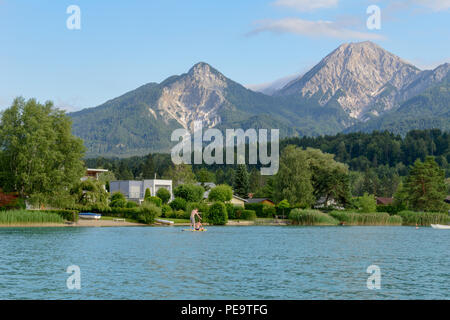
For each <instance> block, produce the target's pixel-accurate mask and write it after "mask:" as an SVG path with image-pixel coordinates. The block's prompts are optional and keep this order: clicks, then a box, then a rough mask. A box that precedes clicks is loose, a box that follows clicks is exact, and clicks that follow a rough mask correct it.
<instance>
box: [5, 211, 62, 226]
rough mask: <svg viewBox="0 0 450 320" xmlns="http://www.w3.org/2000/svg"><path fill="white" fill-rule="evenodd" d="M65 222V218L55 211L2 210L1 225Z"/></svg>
mask: <svg viewBox="0 0 450 320" xmlns="http://www.w3.org/2000/svg"><path fill="white" fill-rule="evenodd" d="M47 223H64V219H63V218H62V217H61V216H60V215H58V214H57V213H54V212H45V211H27V210H8V211H0V225H23V224H47Z"/></svg>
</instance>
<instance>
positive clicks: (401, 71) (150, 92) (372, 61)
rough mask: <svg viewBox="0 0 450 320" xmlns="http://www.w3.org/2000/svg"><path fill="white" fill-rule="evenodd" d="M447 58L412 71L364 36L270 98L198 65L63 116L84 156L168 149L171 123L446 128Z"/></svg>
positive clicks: (283, 130)
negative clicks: (70, 123) (79, 140)
mask: <svg viewBox="0 0 450 320" xmlns="http://www.w3.org/2000/svg"><path fill="white" fill-rule="evenodd" d="M449 71H450V64H448V63H447V64H443V65H441V66H439V67H438V68H436V69H434V70H425V71H420V70H419V69H418V68H416V67H415V66H413V65H411V64H409V63H407V62H405V61H403V60H402V59H400V58H399V57H397V56H396V55H394V54H392V53H390V52H388V51H386V50H384V49H383V48H381V47H379V46H378V45H376V44H374V43H372V42H368V41H366V42H360V43H349V44H347V43H346V44H343V45H341V46H339V47H338V48H337V49H335V50H334V51H332V52H331V53H330V54H329V55H327V56H326V57H325V58H324V59H322V60H321V61H320V62H319V63H318V64H317V65H316V66H314V67H313V68H312V69H311V70H310V71H308V72H307V73H305V74H304V75H303V76H300V77H297V78H295V79H293V80H291V81H290V82H288V83H287V84H285V85H284V86H283V88H281V89H279V90H276V91H275V92H273V90H269V91H270V93H273V94H271V95H267V94H264V93H261V92H255V91H252V90H250V89H247V88H245V87H244V86H242V85H240V84H239V83H237V82H235V81H233V80H231V79H229V78H227V77H226V76H224V75H223V74H222V73H221V72H219V71H218V70H216V69H214V68H213V67H212V66H210V65H209V64H207V63H204V62H200V63H197V64H195V65H194V66H193V67H192V68H191V69H190V70H189V71H188V72H187V73H184V74H181V75H175V76H171V77H169V78H167V79H166V80H164V81H163V82H161V83H148V84H146V85H143V86H141V87H139V88H137V89H135V90H133V91H130V92H128V93H125V94H123V95H121V96H119V97H117V98H114V99H112V100H109V101H107V102H105V103H103V104H102V105H100V106H98V107H95V108H89V109H84V110H81V111H78V112H74V113H71V114H69V115H70V116H71V117H72V119H73V132H74V134H75V135H77V136H79V137H81V138H83V139H84V141H85V145H86V146H87V149H88V151H87V156H88V157H92V156H106V157H112V156H118V157H126V156H132V155H144V154H147V153H149V152H168V151H169V150H170V148H171V146H172V145H173V144H174V143H171V142H170V136H171V133H172V131H173V130H174V129H176V128H186V129H189V130H191V129H192V126H193V122H194V121H196V120H201V121H202V122H203V126H204V128H213V127H214V128H218V129H222V130H224V129H227V128H234V129H237V128H242V129H248V128H255V129H259V128H264V129H280V135H281V137H295V136H319V135H324V134H336V133H339V132H354V131H360V130H361V131H373V130H390V131H392V132H396V133H402V134H404V133H405V132H406V131H409V130H411V129H425V128H440V129H448V128H449V122H450V118H449V102H450V99H449V96H448V77H449Z"/></svg>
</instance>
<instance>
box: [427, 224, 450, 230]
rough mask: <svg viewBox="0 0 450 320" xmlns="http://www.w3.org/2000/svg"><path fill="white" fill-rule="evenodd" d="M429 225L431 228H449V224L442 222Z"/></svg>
mask: <svg viewBox="0 0 450 320" xmlns="http://www.w3.org/2000/svg"><path fill="white" fill-rule="evenodd" d="M431 227H432V228H433V229H448V230H450V226H449V225H444V224H432V225H431Z"/></svg>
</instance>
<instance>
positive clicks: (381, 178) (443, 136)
mask: <svg viewBox="0 0 450 320" xmlns="http://www.w3.org/2000/svg"><path fill="white" fill-rule="evenodd" d="M288 145H294V146H297V147H301V148H303V149H306V148H314V149H320V150H321V151H322V152H325V153H330V154H333V155H334V159H335V160H336V161H338V162H342V163H345V164H347V165H348V167H349V169H350V181H351V183H350V184H351V193H352V195H354V196H360V195H362V194H364V193H365V192H367V193H369V194H374V195H376V196H383V197H391V196H393V194H394V193H395V191H396V190H397V187H398V185H399V184H400V183H401V182H402V180H403V179H404V177H406V176H407V174H408V172H409V170H410V166H411V165H412V164H413V163H414V162H415V161H416V160H417V159H420V160H421V161H424V160H425V159H426V157H427V156H433V157H434V158H435V160H436V162H437V163H438V165H439V166H440V167H441V168H442V169H444V170H445V175H446V177H447V178H448V177H449V176H450V165H449V163H450V133H449V132H442V131H440V130H438V129H432V130H413V131H410V132H408V133H407V134H406V136H404V137H402V136H400V135H395V134H392V133H389V132H387V131H386V132H376V131H375V132H372V133H349V134H342V133H340V134H337V135H334V136H320V137H302V138H288V139H284V140H282V141H281V143H280V153H281V152H282V151H283V150H284V149H285V148H286V147H287V146H288ZM85 162H86V166H87V167H95V168H105V169H109V170H110V171H112V173H113V174H114V177H115V178H116V179H119V180H127V179H143V178H146V179H151V178H154V177H155V175H156V177H157V178H173V175H174V173H175V172H177V171H178V172H179V171H180V170H175V167H174V165H173V164H172V161H171V159H170V155H169V154H149V155H147V156H144V157H131V158H125V159H119V158H111V159H109V158H108V159H107V158H102V157H100V158H92V159H86V160H85ZM186 167H187V168H185V169H186V170H187V171H191V170H192V171H191V173H192V177H190V178H189V179H193V180H196V181H201V182H206V181H212V182H215V183H226V184H229V185H234V179H235V174H236V170H237V166H232V165H231V166H230V165H212V166H208V165H193V166H192V168H191V167H190V166H186ZM247 169H248V171H249V182H250V186H249V190H250V191H251V192H253V193H256V194H257V195H259V196H269V195H270V185H271V177H268V176H261V175H260V171H259V170H258V166H257V165H248V166H247ZM191 173H189V172H188V173H185V174H188V175H189V174H191Z"/></svg>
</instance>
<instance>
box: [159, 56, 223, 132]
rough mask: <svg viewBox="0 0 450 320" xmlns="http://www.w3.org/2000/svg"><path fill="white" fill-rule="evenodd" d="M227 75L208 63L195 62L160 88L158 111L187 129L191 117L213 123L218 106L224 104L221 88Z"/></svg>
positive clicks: (218, 118) (212, 124) (218, 117)
mask: <svg viewBox="0 0 450 320" xmlns="http://www.w3.org/2000/svg"><path fill="white" fill-rule="evenodd" d="M226 87H227V78H226V77H225V76H224V75H223V74H221V73H220V72H219V71H217V70H216V69H214V68H213V67H211V66H210V65H209V64H207V63H204V62H199V63H197V64H195V65H194V66H193V67H192V68H191V69H190V70H189V71H188V73H186V74H183V75H181V76H179V77H177V78H175V79H174V80H173V81H171V82H170V84H168V85H166V86H164V87H163V88H162V94H161V96H160V98H159V99H158V102H157V110H158V113H159V114H160V115H161V116H162V117H163V118H164V119H166V120H168V119H175V120H176V121H177V122H178V123H180V124H181V125H182V126H183V127H185V128H187V129H190V128H191V127H192V123H193V121H196V120H202V121H203V123H204V125H205V126H209V127H213V126H215V125H217V124H218V123H219V122H220V116H219V115H218V110H219V109H220V108H222V107H223V106H225V105H227V101H226V98H225V96H224V89H225V88H226Z"/></svg>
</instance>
